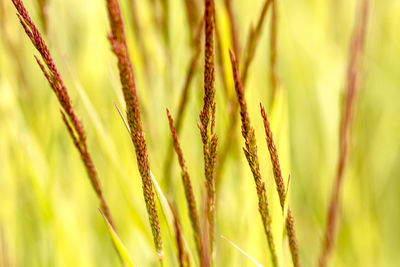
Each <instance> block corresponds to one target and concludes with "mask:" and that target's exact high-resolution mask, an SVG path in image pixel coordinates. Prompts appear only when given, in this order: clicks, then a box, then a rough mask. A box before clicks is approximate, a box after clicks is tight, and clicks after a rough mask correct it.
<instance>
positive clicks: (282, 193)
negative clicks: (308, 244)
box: [260, 103, 300, 267]
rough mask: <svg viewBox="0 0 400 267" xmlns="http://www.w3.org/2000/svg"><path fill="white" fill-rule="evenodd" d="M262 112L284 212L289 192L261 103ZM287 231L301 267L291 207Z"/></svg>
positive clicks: (296, 259)
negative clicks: (286, 188)
mask: <svg viewBox="0 0 400 267" xmlns="http://www.w3.org/2000/svg"><path fill="white" fill-rule="evenodd" d="M260 110H261V116H262V118H263V122H264V128H265V135H266V140H267V145H268V151H269V155H270V157H271V163H272V170H273V173H274V179H275V183H276V189H277V191H278V195H279V200H280V204H281V208H282V212H284V210H285V201H286V193H287V191H286V190H285V183H284V181H283V178H282V172H281V167H280V163H279V157H278V151H277V150H276V146H275V143H274V137H273V134H272V131H271V126H270V124H269V121H268V117H267V113H266V112H265V109H264V107H263V105H262V104H261V103H260ZM289 179H290V176H289ZM286 231H287V235H288V239H289V248H290V253H291V255H292V261H293V265H294V266H295V267H300V258H299V249H298V247H297V239H296V232H295V227H294V218H293V215H292V211H291V210H290V207H289V206H288V208H287V217H286Z"/></svg>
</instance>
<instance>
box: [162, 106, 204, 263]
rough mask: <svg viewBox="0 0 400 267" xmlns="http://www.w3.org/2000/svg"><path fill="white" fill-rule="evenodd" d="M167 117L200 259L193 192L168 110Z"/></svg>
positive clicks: (199, 238)
mask: <svg viewBox="0 0 400 267" xmlns="http://www.w3.org/2000/svg"><path fill="white" fill-rule="evenodd" d="M167 116H168V120H169V127H170V129H171V133H172V139H173V144H174V147H175V151H176V154H177V155H178V160H179V165H180V166H181V169H182V183H183V186H184V188H185V196H186V201H187V204H188V212H189V217H190V222H191V224H192V228H193V236H194V241H195V244H196V248H197V252H198V255H199V258H201V253H202V252H201V251H202V243H201V230H200V221H199V215H198V213H197V204H196V199H195V196H194V192H193V187H192V182H191V180H190V176H189V172H188V170H187V166H186V162H185V159H184V157H183V151H182V148H181V145H180V143H179V139H178V134H177V132H176V130H175V127H174V121H173V119H172V116H171V114H170V112H169V110H168V109H167Z"/></svg>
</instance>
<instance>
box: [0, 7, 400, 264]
mask: <svg viewBox="0 0 400 267" xmlns="http://www.w3.org/2000/svg"><path fill="white" fill-rule="evenodd" d="M129 1H130V0H121V1H120V2H121V5H122V10H123V15H124V19H125V25H126V31H127V37H128V41H129V47H130V51H131V58H132V61H133V64H134V71H135V75H136V82H137V87H138V93H139V98H140V104H141V108H142V114H143V126H144V131H145V134H146V141H147V144H148V150H149V156H150V165H151V169H152V172H153V173H154V175H155V177H156V178H157V179H158V181H159V182H160V184H161V187H162V188H163V190H164V191H168V192H171V193H170V194H171V195H172V196H173V197H174V199H175V202H176V203H177V204H178V208H179V213H180V219H181V222H182V225H183V231H184V234H185V237H186V239H187V241H188V244H189V247H190V248H191V251H192V253H193V254H195V253H194V252H195V249H194V248H195V246H194V243H193V240H192V230H191V227H190V222H189V219H188V214H187V209H186V202H185V198H184V192H183V186H182V184H181V178H180V170H179V166H178V163H177V160H176V157H175V155H174V161H173V165H172V179H173V182H172V184H171V187H170V188H165V187H166V183H165V181H164V180H163V177H164V172H163V170H164V164H165V160H166V159H165V158H166V156H167V150H168V146H169V143H170V142H171V135H170V132H169V127H168V122H167V117H166V115H165V108H167V107H168V108H170V110H171V112H172V114H173V115H174V116H175V115H176V112H177V105H178V102H179V97H180V94H181V91H182V87H183V83H184V80H185V78H186V73H187V69H188V64H189V61H190V58H191V55H192V54H193V49H192V47H191V45H190V35H189V26H188V22H187V15H186V10H185V6H184V1H183V0H169V17H168V30H169V35H168V40H167V43H166V42H165V39H163V36H162V34H161V33H160V29H159V27H158V26H157V24H156V23H155V20H154V8H153V2H155V3H156V5H157V3H158V2H159V1H136V8H137V13H138V17H137V18H138V20H139V21H140V23H141V26H142V36H143V39H142V41H143V42H144V45H145V47H146V50H147V53H148V63H149V64H148V67H147V69H146V68H145V61H144V60H143V57H142V53H141V51H142V49H141V47H140V44H139V42H138V39H137V38H136V36H137V35H135V32H134V30H133V29H134V28H133V26H132V25H133V17H132V12H131V9H130V7H131V6H130V4H131V3H129ZM200 2H202V1H200ZM357 2H358V1H355V0H350V1H345V0H336V1H334V0H306V1H288V0H282V1H278V4H279V39H278V44H279V45H278V71H279V76H280V80H281V90H280V91H279V93H278V95H277V98H276V101H275V102H274V105H273V106H270V105H269V98H270V94H271V88H270V85H269V79H268V77H269V74H268V73H269V64H268V62H269V30H270V13H268V15H267V19H266V21H265V24H264V28H263V31H262V36H261V39H260V42H259V47H258V50H257V52H256V56H255V59H254V61H253V64H252V66H251V67H250V70H249V77H248V79H249V80H248V83H247V87H246V88H247V89H246V98H247V101H248V106H249V112H250V117H251V119H252V123H253V125H254V127H255V129H256V137H257V144H258V147H259V157H260V165H261V171H262V174H263V178H264V181H265V182H266V186H267V193H268V197H269V201H270V203H271V207H272V213H273V214H272V215H273V229H274V233H275V238H276V242H277V247H278V253H279V257H280V260H281V263H282V266H291V264H292V263H291V259H290V254H289V252H288V245H287V240H286V239H283V240H282V238H283V225H282V214H281V211H280V206H279V200H278V195H277V193H276V188H275V184H274V180H273V175H272V169H271V164H270V159H269V155H268V150H267V146H266V143H265V136H264V130H263V126H262V119H261V116H260V114H259V106H258V104H259V102H262V103H263V104H264V105H265V106H266V108H267V111H268V113H269V114H270V117H271V120H272V122H271V123H272V128H273V131H274V134H275V139H276V142H277V148H278V153H279V156H280V162H281V165H282V166H281V167H282V171H283V176H284V177H288V175H289V174H291V182H290V187H289V188H290V192H289V203H290V205H291V207H292V211H293V214H294V218H295V222H296V224H295V225H296V232H297V237H298V243H299V249H300V257H301V260H302V263H303V265H304V266H314V265H316V263H317V259H318V256H319V253H320V251H321V244H322V237H323V233H324V229H325V224H326V215H327V207H328V202H329V199H330V193H331V189H332V184H333V181H334V178H335V173H336V166H337V158H338V136H339V123H340V114H341V107H342V106H343V100H344V98H343V97H344V88H345V80H346V66H347V62H348V51H349V45H350V40H351V34H352V31H353V25H354V21H355V14H356V11H357ZM24 3H25V5H26V7H27V9H28V11H29V12H30V14H31V17H32V19H33V20H34V21H35V23H36V24H37V26H38V27H39V29H40V30H42V32H43V30H44V27H43V24H42V23H41V20H40V19H39V17H40V15H39V14H40V13H39V5H38V1H33V0H25V1H24ZM0 5H1V6H0V7H1V9H0V11H1V13H0V23H1V25H0V26H1V39H0V265H1V266H118V265H120V263H119V259H118V256H117V254H116V252H115V250H114V248H113V245H112V241H111V238H110V235H109V233H108V230H107V227H106V225H105V223H104V220H103V219H102V217H101V216H100V214H99V212H98V210H97V207H98V201H97V199H96V196H95V194H94V192H93V190H92V188H91V185H90V182H89V180H88V178H87V176H86V172H85V169H84V168H83V164H82V162H81V161H80V157H79V154H78V153H77V151H76V149H75V147H73V144H72V142H71V140H70V137H69V136H68V133H67V131H66V129H65V126H64V125H63V123H62V120H61V116H60V113H59V108H60V107H59V104H58V102H57V99H56V97H55V95H54V94H53V92H52V91H51V90H50V87H49V85H48V82H47V81H46V80H45V78H44V76H43V74H42V73H41V71H40V69H39V68H38V66H37V65H36V62H35V60H34V58H33V55H34V54H35V55H37V52H36V51H35V49H34V48H33V46H32V44H31V43H30V41H29V40H28V38H27V37H26V36H25V33H24V32H23V29H22V27H21V25H20V24H19V22H18V19H17V17H16V15H15V13H16V10H15V9H14V7H13V6H12V3H11V1H8V0H0ZM158 5H159V3H158ZM233 5H234V8H235V14H236V16H237V20H238V25H239V38H240V42H241V44H242V49H243V48H244V46H245V43H246V39H247V36H248V31H249V27H250V25H251V24H253V25H254V24H255V23H256V21H257V19H258V17H259V13H260V10H261V7H262V5H263V1H261V0H257V1H256V0H247V1H241V0H234V1H233ZM201 10H203V8H202V9H201ZM47 14H48V26H47V34H44V38H45V40H46V42H47V44H48V45H49V47H50V51H51V52H52V55H53V57H54V59H55V62H56V65H57V67H58V69H59V71H60V72H61V75H62V77H63V79H64V82H65V83H66V85H67V88H68V90H69V93H70V95H71V97H72V100H73V103H74V105H75V108H76V109H77V112H78V115H79V117H80V118H81V119H82V120H83V123H84V126H85V129H86V132H87V135H88V142H89V150H90V152H91V154H92V156H93V158H94V162H95V165H96V167H97V169H98V172H99V176H100V179H101V182H102V185H103V188H104V191H105V197H106V199H107V200H108V202H109V205H110V208H111V212H112V214H113V217H114V219H115V222H116V225H117V228H118V231H119V235H120V237H121V239H122V241H123V242H124V244H125V245H126V247H127V248H128V250H129V253H130V255H131V257H132V259H133V261H134V263H135V264H136V265H137V266H157V265H158V262H157V257H156V253H155V251H154V248H153V243H152V237H151V231H150V227H149V223H148V219H147V214H146V209H145V204H144V200H143V195H142V189H141V179H140V176H139V173H138V170H137V166H136V159H135V154H134V149H133V146H132V144H131V140H130V138H129V134H128V133H127V131H126V129H125V126H124V125H123V122H122V121H121V119H120V117H119V115H118V113H117V111H116V109H115V108H114V104H113V102H116V103H117V104H118V105H119V106H120V108H122V109H124V101H123V98H122V93H121V90H120V83H119V76H118V75H119V74H118V69H117V65H116V59H115V56H114V55H113V54H112V53H111V49H110V44H109V42H108V40H107V38H106V37H107V33H108V32H109V24H108V20H107V13H106V8H105V1H94V0H87V1H78V0H70V1H61V0H49V1H48V7H47ZM216 14H217V23H218V27H219V30H220V33H221V37H222V41H223V42H222V45H223V51H224V54H223V57H224V62H225V68H226V77H227V80H228V82H229V90H230V91H229V94H230V95H233V94H234V88H233V82H232V78H231V77H232V73H231V68H230V65H229V56H228V49H229V48H231V45H230V41H229V40H230V32H229V24H228V23H229V21H228V17H227V12H226V10H225V7H224V4H223V1H222V0H216ZM399 14H400V1H398V0H380V1H371V10H370V16H369V23H368V30H367V44H366V52H365V59H364V68H363V69H364V71H363V76H362V82H361V87H360V91H359V95H358V97H357V104H356V107H355V117H354V121H353V125H352V143H351V149H350V157H349V163H348V165H347V169H346V172H345V177H344V178H345V180H344V184H343V191H342V193H343V194H342V196H341V204H340V208H341V209H340V217H339V220H340V222H339V228H338V232H337V233H338V235H337V239H336V244H335V247H334V252H333V255H332V259H331V266H400V254H399V253H398V251H399V249H400V227H399V225H400V208H399V207H400V179H399V178H400V164H399V162H400V149H399V148H400V119H399V116H400V105H399V99H400V90H399V89H400V88H399V86H400V67H399V66H400V65H399V63H398V62H399V55H400V35H399V29H400V15H399ZM203 61H204V57H203V54H201V58H200V64H199V67H198V69H197V71H196V75H195V79H194V82H193V84H192V86H191V89H190V96H189V99H188V102H187V111H186V113H185V116H184V121H183V127H182V131H181V133H180V139H181V143H182V146H183V151H184V154H185V157H186V161H187V164H188V168H189V172H190V174H191V177H192V180H193V186H194V190H195V194H196V197H197V201H198V203H199V204H200V203H202V201H201V199H202V196H203V195H204V192H205V190H204V174H203V156H202V145H201V139H200V134H199V130H198V128H197V121H198V115H199V113H200V109H201V107H202V96H203V82H202V80H203V75H202V72H203V64H204V63H203ZM217 74H219V72H218V71H217ZM222 88H223V86H222V82H221V76H219V75H217V78H216V90H217V93H216V98H217V126H216V129H217V135H218V136H219V139H220V140H219V148H221V147H222V146H223V144H224V140H223V137H224V136H225V132H226V129H227V126H228V123H229V120H230V116H229V105H228V100H227V96H226V94H225V93H224V92H223V89H222ZM235 131H236V132H237V133H236V135H237V138H236V143H233V144H232V149H231V151H230V154H229V156H228V159H227V162H226V165H225V168H224V172H223V175H222V181H221V187H220V190H219V191H218V200H217V240H216V242H217V254H216V255H217V256H216V266H255V265H254V263H252V262H251V261H249V259H248V258H246V257H245V256H243V255H242V254H240V252H238V251H237V250H236V249H235V248H233V247H232V246H231V245H230V244H229V243H227V242H226V241H225V240H223V239H222V238H220V236H221V235H223V236H225V237H227V238H228V239H229V240H231V241H232V242H234V243H235V244H236V245H238V246H239V247H241V248H242V249H243V250H245V251H246V252H247V253H249V254H250V255H252V256H253V257H254V258H255V259H256V260H257V261H259V262H260V263H261V264H263V265H264V266H270V265H271V264H270V261H269V258H270V257H269V251H268V247H267V242H266V238H265V235H264V233H263V227H262V224H261V220H260V218H259V214H258V210H257V197H256V190H255V186H254V181H253V178H252V175H251V172H250V169H249V167H248V165H247V162H246V161H245V157H244V155H243V153H242V151H241V147H242V146H243V140H242V138H241V136H240V129H239V127H237V128H236V130H235ZM285 180H286V178H285ZM199 206H200V205H199ZM161 221H162V225H161V227H162V232H163V238H164V244H165V250H166V252H165V253H166V255H165V260H166V266H177V260H176V256H175V250H174V247H175V243H174V239H173V236H171V235H170V234H169V233H168V230H167V226H166V223H165V220H164V218H162V220H161Z"/></svg>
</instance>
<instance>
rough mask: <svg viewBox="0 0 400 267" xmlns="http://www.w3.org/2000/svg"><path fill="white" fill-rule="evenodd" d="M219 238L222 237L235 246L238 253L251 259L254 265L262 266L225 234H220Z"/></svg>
mask: <svg viewBox="0 0 400 267" xmlns="http://www.w3.org/2000/svg"><path fill="white" fill-rule="evenodd" d="M221 238H222V239H224V240H225V241H226V242H228V243H229V244H230V245H231V246H232V247H234V248H236V249H237V250H239V251H240V253H242V254H243V255H245V256H246V257H247V258H248V259H249V260H251V261H252V262H254V263H255V265H257V266H258V267H264V266H263V265H262V264H261V263H259V262H257V261H256V260H255V259H254V258H253V257H252V256H250V255H249V254H248V253H247V252H246V251H244V250H243V249H241V248H240V247H239V246H237V245H236V244H235V243H233V242H232V241H230V240H229V239H228V238H226V237H225V236H223V235H221Z"/></svg>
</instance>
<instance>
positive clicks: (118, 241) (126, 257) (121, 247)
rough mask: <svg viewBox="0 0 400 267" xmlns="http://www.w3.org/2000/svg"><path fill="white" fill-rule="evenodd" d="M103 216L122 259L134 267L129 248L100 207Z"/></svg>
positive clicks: (127, 264)
mask: <svg viewBox="0 0 400 267" xmlns="http://www.w3.org/2000/svg"><path fill="white" fill-rule="evenodd" d="M99 211H100V214H101V216H103V218H104V220H105V221H106V223H107V226H108V230H109V231H110V234H111V237H112V240H113V242H114V245H115V248H116V249H117V251H118V253H119V255H120V257H121V259H122V260H123V261H124V262H125V264H126V266H128V267H133V266H134V265H133V263H132V259H131V257H130V256H129V253H128V250H127V249H126V247H125V245H124V244H123V243H122V241H121V239H120V238H119V236H118V234H117V232H115V230H114V228H113V227H112V225H111V224H110V222H109V221H108V220H107V218H106V216H104V214H103V212H102V211H101V209H99Z"/></svg>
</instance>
